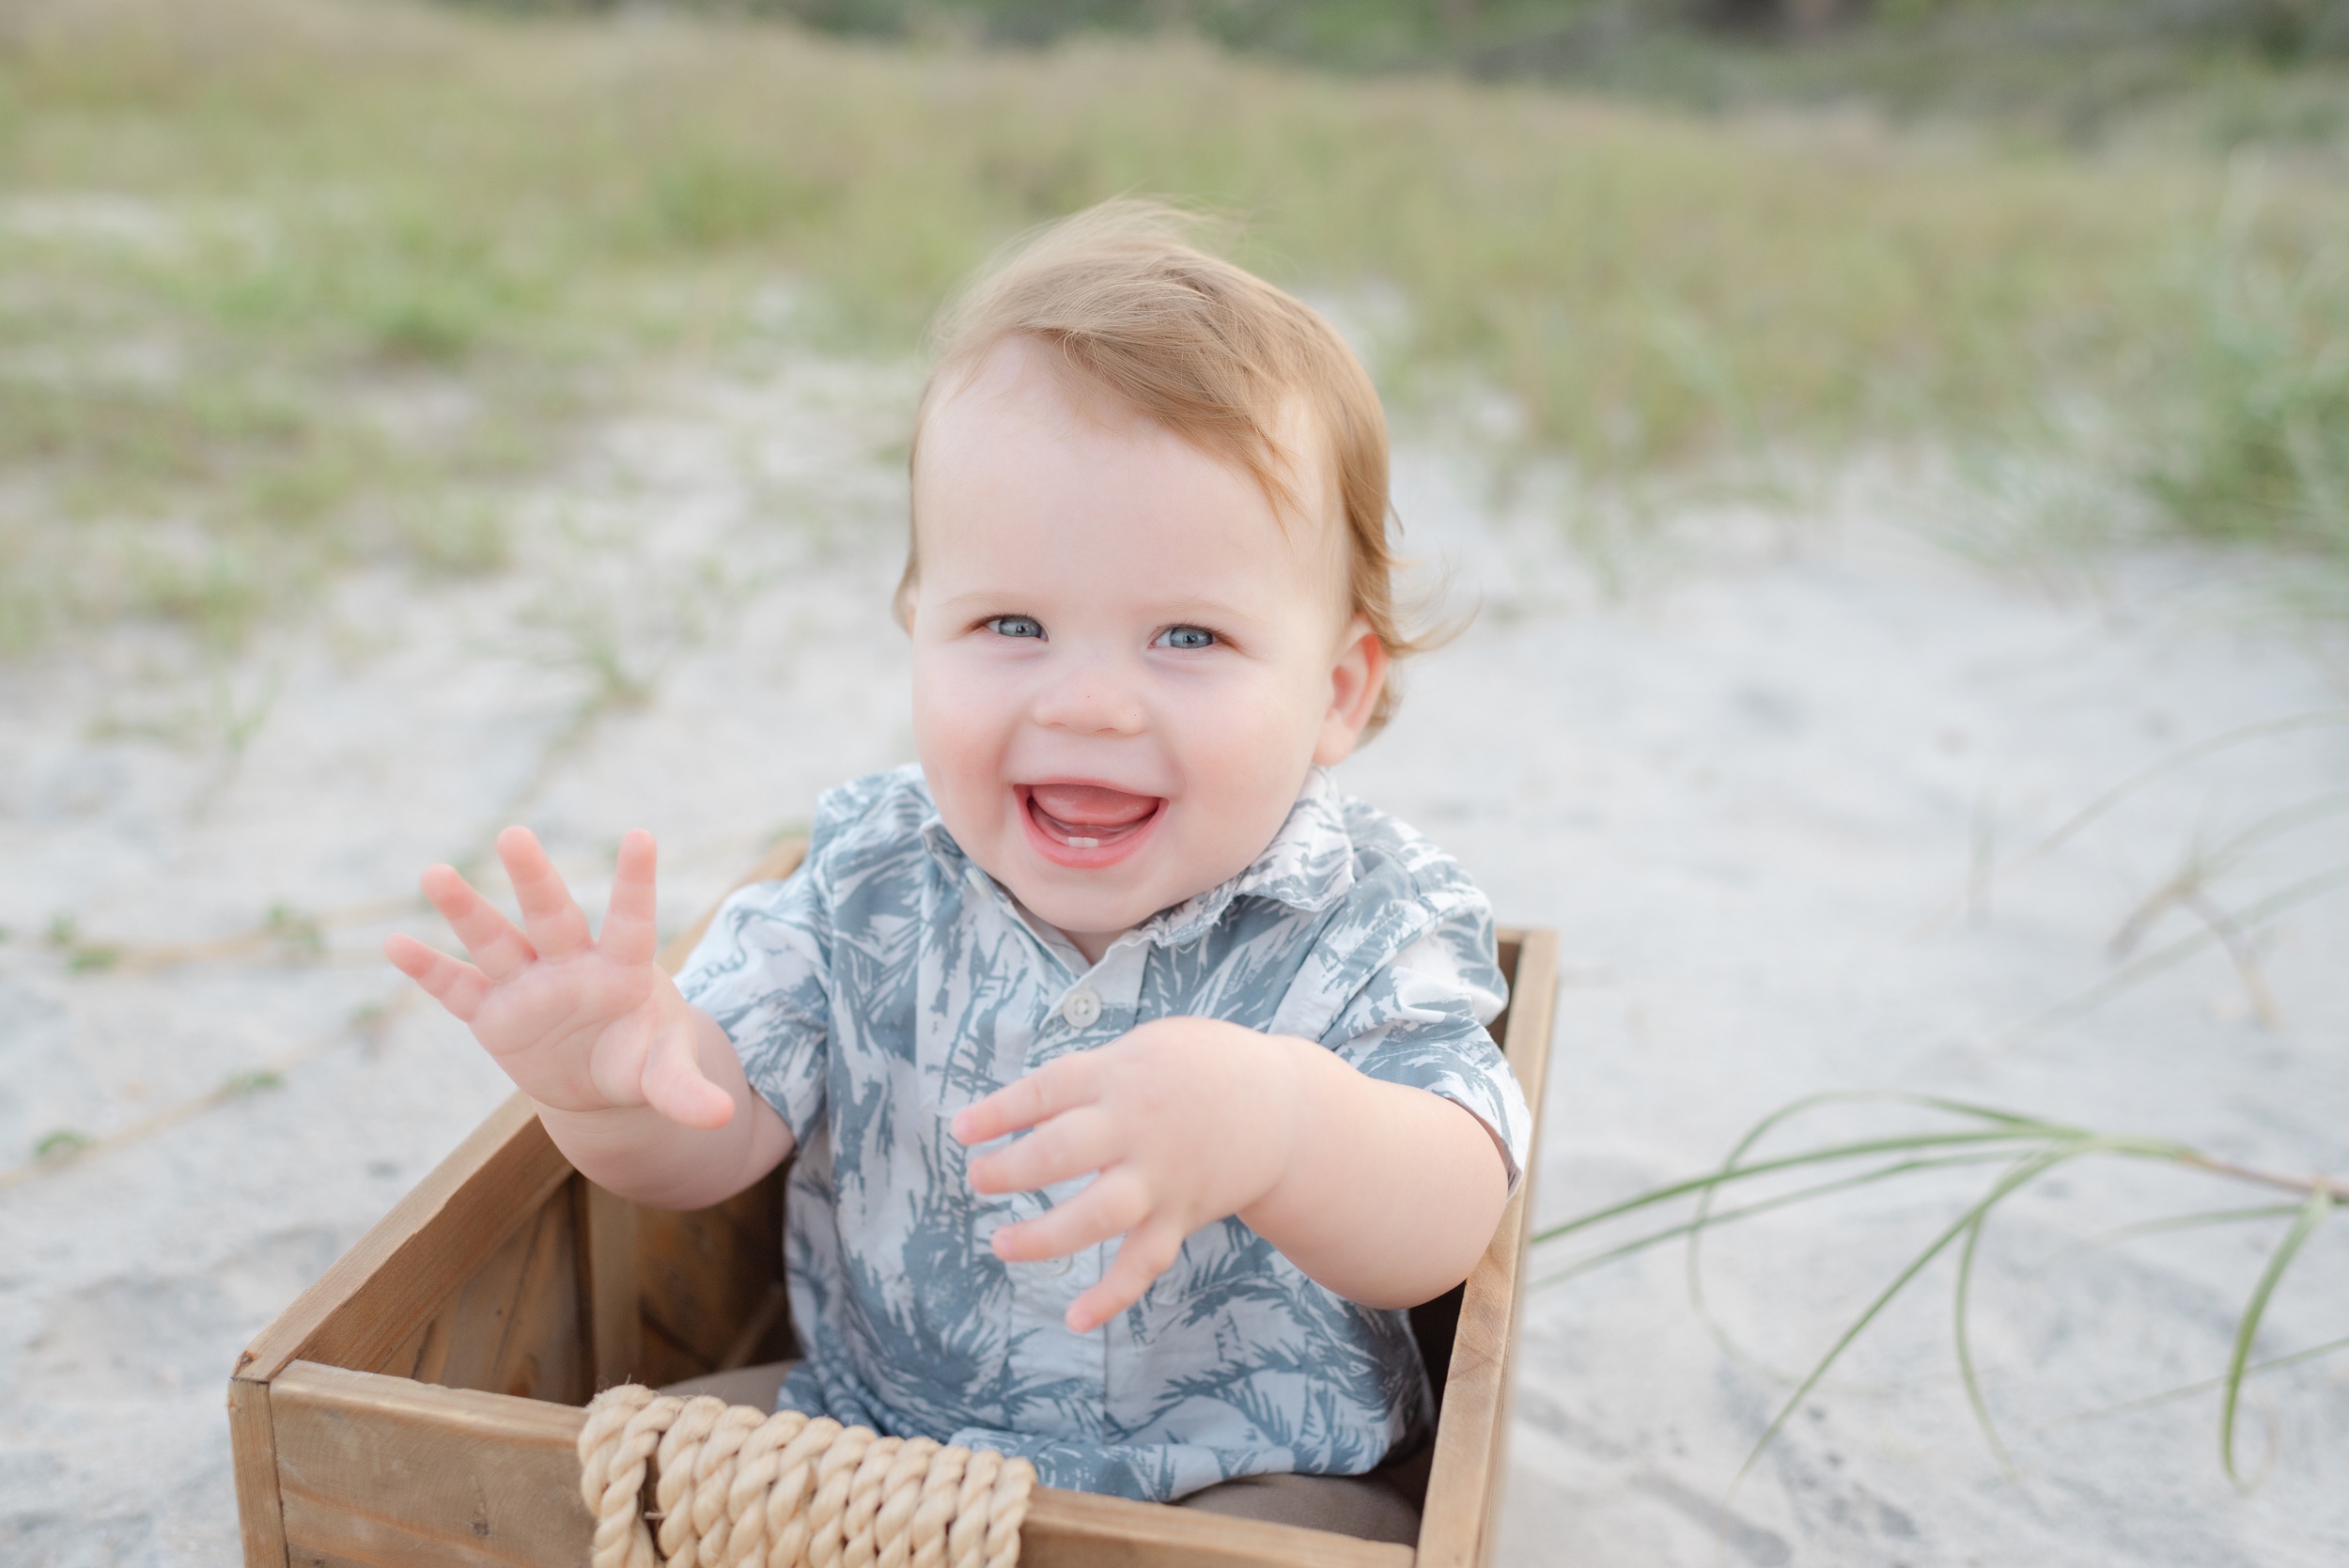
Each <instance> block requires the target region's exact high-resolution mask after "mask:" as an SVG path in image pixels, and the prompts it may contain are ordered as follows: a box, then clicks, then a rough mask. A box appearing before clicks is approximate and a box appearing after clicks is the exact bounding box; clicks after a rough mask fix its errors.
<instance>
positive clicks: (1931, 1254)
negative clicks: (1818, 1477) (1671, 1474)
mask: <svg viewBox="0 0 2349 1568" xmlns="http://www.w3.org/2000/svg"><path fill="white" fill-rule="evenodd" d="M2100 1142H2101V1141H2100V1140H2082V1141H2080V1142H2079V1144H2078V1145H2077V1146H2074V1147H2070V1148H2064V1149H2055V1150H2048V1151H2046V1152H2044V1153H2041V1154H2036V1155H2031V1156H2029V1157H2025V1158H2024V1159H2022V1160H2019V1161H2017V1162H2016V1164H2015V1169H2014V1170H2013V1171H2012V1172H2009V1174H2008V1175H2006V1176H2003V1177H2001V1178H1999V1181H1998V1182H1997V1183H1995V1184H1993V1186H1992V1188H1991V1189H1990V1190H1989V1191H1988V1192H1986V1193H1984V1194H1983V1196H1982V1197H1981V1198H1980V1199H1979V1200H1977V1201H1976V1202H1975V1203H1974V1204H1973V1205H1972V1206H1971V1207H1969V1208H1968V1209H1967V1211H1966V1212H1965V1213H1964V1214H1962V1215H1960V1216H1958V1217H1957V1219H1955V1220H1953V1221H1952V1222H1951V1224H1950V1226H1949V1227H1948V1228H1947V1229H1946V1230H1944V1231H1943V1232H1942V1233H1941V1234H1939V1235H1937V1236H1936V1237H1935V1238H1934V1239H1933V1241H1932V1243H1931V1244H1930V1245H1928V1246H1927V1247H1926V1248H1925V1250H1923V1251H1921V1252H1919V1253H1918V1254H1917V1255H1916V1256H1915V1257H1913V1258H1911V1259H1910V1260H1909V1261H1908V1265H1907V1266H1906V1267H1905V1268H1903V1269H1902V1270H1901V1271H1900V1272H1899V1273H1898V1274H1896V1275H1894V1276H1893V1277H1892V1282H1891V1283H1890V1284H1888V1285H1886V1286H1885V1287H1884V1289H1883V1290H1881V1291H1879V1292H1878V1293H1877V1294H1876V1297H1875V1300H1873V1301H1871V1302H1869V1303H1868V1307H1867V1310H1866V1311H1865V1312H1861V1313H1860V1314H1859V1317H1858V1318H1856V1319H1854V1320H1853V1322H1852V1324H1851V1326H1850V1327H1847V1328H1845V1329H1844V1330H1843V1333H1842V1334H1841V1335H1840V1336H1838V1337H1837V1339H1836V1341H1835V1343H1833V1344H1831V1345H1829V1346H1828V1351H1827V1354H1826V1355H1824V1356H1822V1357H1820V1358H1819V1359H1818V1360H1817V1362H1815V1363H1814V1364H1813V1365H1812V1368H1811V1371H1810V1373H1809V1374H1807V1375H1805V1376H1804V1378H1803V1380H1802V1382H1801V1383H1800V1384H1799V1385H1797V1388H1796V1389H1795V1391H1794V1392H1793V1393H1791V1394H1789V1395H1788V1396H1787V1397H1786V1403H1785V1404H1784V1405H1781V1406H1780V1407H1779V1412H1778V1414H1777V1415H1776V1416H1774V1417H1772V1418H1771V1420H1770V1424H1769V1425H1768V1427H1766V1429H1765V1430H1764V1431H1763V1434H1762V1436H1761V1437H1760V1438H1758V1439H1757V1440H1756V1441H1755V1443H1754V1445H1753V1450H1752V1452H1750V1453H1748V1454H1747V1455H1746V1460H1745V1463H1744V1464H1742V1465H1740V1466H1738V1467H1737V1476H1736V1480H1735V1482H1733V1483H1731V1488H1732V1490H1733V1491H1734V1490H1735V1487H1736V1486H1737V1485H1738V1484H1740V1483H1743V1482H1744V1481H1745V1479H1746V1477H1747V1476H1748V1475H1750V1474H1751V1473H1752V1471H1753V1467H1754V1466H1755V1465H1756V1464H1758V1463H1760V1462H1761V1458H1762V1455H1763V1454H1764V1453H1765V1452H1767V1451H1768V1449H1769V1446H1770V1444H1771V1443H1773V1442H1775V1441H1776V1440H1777V1438H1778V1435H1779V1434H1780V1433H1781V1432H1782V1431H1784V1430H1785V1428H1786V1423H1787V1422H1788V1421H1791V1420H1793V1419H1794V1414H1795V1412H1796V1411H1797V1410H1798V1409H1800V1408H1801V1407H1802V1402H1803V1401H1804V1400H1805V1399H1807V1398H1809V1397H1810V1394H1811V1390H1812V1389H1815V1388H1817V1387H1818V1386H1819V1383H1820V1380H1821V1379H1822V1378H1824V1377H1826V1376H1827V1374H1828V1372H1829V1371H1830V1370H1831V1369H1832V1368H1833V1367H1834V1365H1835V1363H1836V1362H1837V1361H1838V1360H1839V1359H1841V1358H1842V1357H1843V1352H1844V1351H1846V1350H1848V1349H1850V1348H1851V1345H1852V1342H1854V1341H1855V1340H1857V1339H1859V1336H1860V1335H1861V1334H1863V1333H1865V1332H1867V1330H1868V1326H1869V1325H1870V1324H1872V1323H1874V1322H1875V1320H1876V1319H1877V1317H1878V1316H1880V1315H1881V1314H1882V1313H1883V1312H1884V1310H1885V1309H1886V1308H1887V1307H1889V1306H1890V1305H1891V1304H1892V1302H1893V1301H1894V1300H1895V1299H1897V1298H1898V1297H1899V1296H1900V1294H1901V1292H1903V1291H1905V1290H1906V1289H1907V1288H1908V1286H1909V1283H1910V1281H1913V1280H1915V1279H1916V1278H1917V1276H1918V1275H1920V1274H1921V1273H1923V1272H1924V1271H1925V1268H1926V1266H1927V1265H1930V1264H1931V1263H1932V1262H1933V1260H1934V1259H1936V1258H1937V1257H1939V1256H1940V1255H1941V1254H1942V1253H1943V1252H1945V1251H1947V1250H1949V1248H1950V1244H1951V1243H1952V1242H1953V1241H1955V1240H1957V1239H1958V1238H1959V1237H1960V1236H1962V1235H1964V1234H1966V1232H1967V1230H1968V1227H1970V1226H1972V1225H1973V1224H1974V1223H1975V1222H1976V1221H1978V1220H1979V1219H1981V1218H1982V1217H1983V1215H1985V1214H1987V1213H1989V1212H1990V1210H1991V1209H1993V1208H1995V1207H1997V1206H1998V1204H1999V1203H2001V1202H2003V1201H2004V1200H2005V1199H2007V1198H2009V1197H2012V1196H2013V1195H2014V1194H2015V1192H2016V1191H2017V1190H2019V1189H2020V1188H2022V1187H2023V1186H2024V1185H2025V1184H2027V1183H2029V1182H2030V1181H2032V1180H2035V1179H2037V1178H2038V1177H2039V1176H2042V1175H2044V1174H2046V1172H2049V1171H2052V1170H2054V1169H2055V1168H2056V1167H2057V1166H2059V1165H2061V1164H2063V1163H2064V1162H2065V1161H2066V1160H2072V1159H2077V1158H2078V1157H2080V1156H2082V1155H2086V1154H2092V1153H2095V1152H2096V1149H2097V1145H2098V1144H2099V1143H2100Z"/></svg>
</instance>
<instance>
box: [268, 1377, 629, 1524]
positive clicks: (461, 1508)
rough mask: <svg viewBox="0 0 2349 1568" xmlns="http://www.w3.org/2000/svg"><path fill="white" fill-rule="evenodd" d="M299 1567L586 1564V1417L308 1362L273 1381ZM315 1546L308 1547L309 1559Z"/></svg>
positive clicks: (527, 1402) (567, 1409) (274, 1409)
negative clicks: (582, 1437)
mask: <svg viewBox="0 0 2349 1568" xmlns="http://www.w3.org/2000/svg"><path fill="white" fill-rule="evenodd" d="M270 1391H271V1398H272V1413H273V1415H274V1418H275V1423H276V1430H277V1453H278V1465H279V1475H280V1487H281V1491H282V1493H283V1496H284V1498H285V1518H286V1539H287V1542H288V1545H289V1546H290V1547H291V1550H292V1558H293V1560H294V1561H295V1562H296V1563H302V1562H305V1561H309V1560H324V1561H328V1562H340V1561H344V1560H349V1561H353V1562H364V1563H369V1564H373V1565H375V1568H428V1565H429V1568H440V1565H461V1568H492V1565H495V1568H518V1565H521V1568H539V1565H544V1568H578V1565H579V1564H581V1563H583V1562H584V1561H586V1560H587V1551H588V1546H589V1545H590V1543H591V1540H592V1538H593V1535H594V1531H595V1521H594V1519H593V1518H592V1517H591V1516H590V1515H589V1514H588V1513H587V1509H586V1506H585V1505H584V1504H583V1503H582V1502H581V1501H580V1498H579V1453H578V1442H579V1432H580V1428H581V1427H582V1426H583V1425H584V1424H585V1422H586V1419H587V1416H586V1412H585V1411H583V1410H580V1409H575V1408H572V1407H569V1406H567V1405H550V1404H547V1403H545V1402H543V1401H540V1400H530V1399H514V1398H509V1397H507V1396H506V1395H502V1394H489V1393H481V1392H477V1391H474V1390H472V1389H438V1388H428V1387H426V1386H424V1385H421V1384H417V1383H412V1382H411V1381H409V1380H408V1379H406V1378H404V1377H386V1376H383V1375H381V1374H374V1373H364V1372H351V1371H348V1370H346V1369H344V1368H341V1367H331V1366H322V1365H319V1364H318V1363H316V1362H311V1361H295V1362H293V1363H291V1364H290V1365H288V1367H287V1368H286V1369H285V1370H284V1371H283V1372H281V1373H280V1374H278V1376H277V1378H276V1380H275V1381H274V1382H273V1383H272V1384H271V1386H270ZM305 1554H309V1555H306V1556H305Z"/></svg>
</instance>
